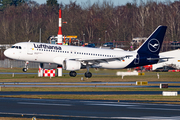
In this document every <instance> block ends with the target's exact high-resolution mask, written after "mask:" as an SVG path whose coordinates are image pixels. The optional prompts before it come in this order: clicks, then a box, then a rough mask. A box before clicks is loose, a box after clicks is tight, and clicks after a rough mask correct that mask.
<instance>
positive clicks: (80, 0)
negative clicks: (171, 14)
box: [33, 0, 179, 6]
mask: <svg viewBox="0 0 180 120" xmlns="http://www.w3.org/2000/svg"><path fill="white" fill-rule="evenodd" d="M33 1H36V2H37V3H39V4H44V3H46V0H33ZM57 1H58V3H61V2H62V3H63V4H69V3H70V1H72V2H74V1H76V3H78V4H80V5H82V3H86V2H87V1H89V0H57ZM90 1H91V4H93V3H94V2H97V1H99V2H100V3H102V2H103V1H104V0H90ZM105 1H111V2H113V3H114V5H115V6H116V5H125V4H126V3H127V2H133V1H134V0H105ZM136 1H137V2H139V1H140V0H136ZM143 1H147V0H143ZM154 1H161V2H166V1H171V2H174V1H179V0H154Z"/></svg>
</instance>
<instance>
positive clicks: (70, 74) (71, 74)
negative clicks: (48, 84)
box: [69, 71, 77, 77]
mask: <svg viewBox="0 0 180 120" xmlns="http://www.w3.org/2000/svg"><path fill="white" fill-rule="evenodd" d="M76 75H77V73H76V72H75V71H71V72H69V76H71V77H76Z"/></svg>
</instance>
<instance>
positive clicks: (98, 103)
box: [87, 103, 137, 107]
mask: <svg viewBox="0 0 180 120" xmlns="http://www.w3.org/2000/svg"><path fill="white" fill-rule="evenodd" d="M87 105H101V106H122V107H129V106H137V105H123V104H100V103H98V104H96V103H94V104H93V103H92V104H87Z"/></svg>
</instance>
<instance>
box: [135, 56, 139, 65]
mask: <svg viewBox="0 0 180 120" xmlns="http://www.w3.org/2000/svg"><path fill="white" fill-rule="evenodd" d="M134 64H139V54H137V56H136V58H135V59H134Z"/></svg>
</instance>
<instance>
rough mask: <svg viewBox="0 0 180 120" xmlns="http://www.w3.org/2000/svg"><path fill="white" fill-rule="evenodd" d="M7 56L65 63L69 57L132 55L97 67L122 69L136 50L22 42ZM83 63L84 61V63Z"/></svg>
mask: <svg viewBox="0 0 180 120" xmlns="http://www.w3.org/2000/svg"><path fill="white" fill-rule="evenodd" d="M4 54H5V56H7V57H9V58H11V59H16V60H23V61H33V62H41V63H56V64H60V65H62V64H63V61H64V60H69V59H71V60H72V59H91V60H92V59H102V60H103V59H111V58H117V57H123V56H125V55H131V56H132V57H127V58H124V59H123V60H112V61H108V62H103V61H102V62H100V63H98V64H96V65H94V66H95V67H99V68H111V69H120V68H125V67H126V66H127V65H129V64H130V63H131V62H132V61H133V60H134V58H136V55H137V53H136V52H132V51H131V52H130V51H123V50H112V49H100V48H87V47H77V46H66V45H55V44H46V43H34V42H21V43H17V44H14V45H13V47H12V48H9V49H7V50H6V51H5V52H4ZM82 64H83V63H82Z"/></svg>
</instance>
